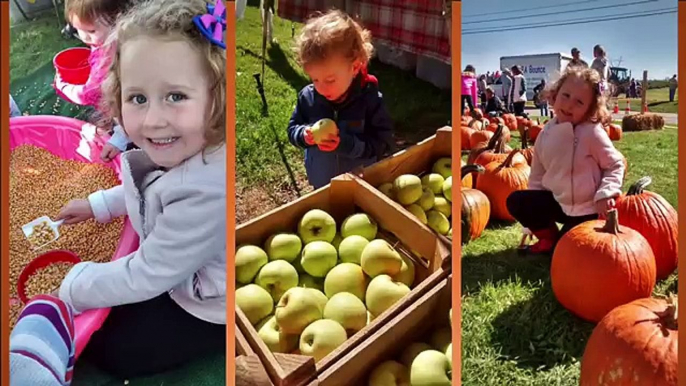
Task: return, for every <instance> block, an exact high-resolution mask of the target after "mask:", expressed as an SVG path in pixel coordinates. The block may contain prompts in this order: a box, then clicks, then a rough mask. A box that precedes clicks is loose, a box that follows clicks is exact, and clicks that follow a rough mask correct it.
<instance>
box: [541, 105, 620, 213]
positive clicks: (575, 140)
mask: <svg viewBox="0 0 686 386" xmlns="http://www.w3.org/2000/svg"><path fill="white" fill-rule="evenodd" d="M623 180H624V160H623V157H622V155H621V154H620V153H619V151H617V149H615V147H614V145H612V141H610V137H609V136H608V135H607V132H606V131H605V129H603V127H602V125H600V124H596V123H591V122H587V123H582V124H580V125H577V126H576V127H574V126H572V124H571V123H568V122H566V123H558V122H557V118H553V119H551V120H550V121H549V122H548V123H547V124H546V125H545V127H544V128H543V131H541V133H540V134H539V135H538V138H536V144H535V146H534V156H533V161H532V165H531V174H530V175H529V187H528V188H529V189H530V190H549V191H551V192H552V193H553V196H554V197H555V200H557V202H558V203H559V204H560V206H561V207H562V210H563V211H564V212H565V213H566V214H567V215H568V216H572V217H577V216H585V215H589V214H594V213H597V211H596V209H595V203H596V202H597V201H599V200H602V199H606V198H611V197H617V196H619V195H620V194H621V193H622V190H621V189H622V183H623Z"/></svg>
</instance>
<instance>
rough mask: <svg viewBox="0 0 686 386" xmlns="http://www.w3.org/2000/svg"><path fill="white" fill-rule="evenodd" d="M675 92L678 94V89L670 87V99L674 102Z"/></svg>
mask: <svg viewBox="0 0 686 386" xmlns="http://www.w3.org/2000/svg"><path fill="white" fill-rule="evenodd" d="M675 94H676V89H675V88H674V89H672V88H670V89H669V101H670V102H674V95H675Z"/></svg>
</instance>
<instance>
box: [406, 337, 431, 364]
mask: <svg viewBox="0 0 686 386" xmlns="http://www.w3.org/2000/svg"><path fill="white" fill-rule="evenodd" d="M426 350H432V347H431V346H429V345H428V344H427V343H424V342H413V343H411V344H410V345H409V346H407V347H406V348H405V350H403V353H402V354H401V355H400V363H402V364H404V365H405V366H407V367H408V368H410V366H412V362H413V361H414V358H416V357H417V355H419V353H420V352H423V351H426Z"/></svg>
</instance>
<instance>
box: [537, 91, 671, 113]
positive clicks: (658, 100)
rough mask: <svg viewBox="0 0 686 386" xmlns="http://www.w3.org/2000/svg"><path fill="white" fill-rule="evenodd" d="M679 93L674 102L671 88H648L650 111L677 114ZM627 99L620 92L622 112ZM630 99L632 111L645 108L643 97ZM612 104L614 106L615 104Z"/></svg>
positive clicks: (619, 100)
mask: <svg viewBox="0 0 686 386" xmlns="http://www.w3.org/2000/svg"><path fill="white" fill-rule="evenodd" d="M678 94H679V93H678V90H677V95H675V97H674V102H670V101H669V88H667V87H660V88H650V89H648V96H647V98H646V102H647V103H648V111H650V112H651V113H672V114H677V113H678V109H679V96H678ZM626 101H627V98H626V95H624V94H620V96H619V98H618V99H617V102H618V103H619V110H620V111H622V112H623V111H624V109H625V108H626ZM628 101H629V104H630V106H631V111H634V112H636V111H642V110H643V108H642V107H641V98H630V99H628ZM613 103H614V102H613ZM612 106H614V104H613V105H612ZM527 107H530V108H533V107H534V103H533V102H531V101H529V102H527Z"/></svg>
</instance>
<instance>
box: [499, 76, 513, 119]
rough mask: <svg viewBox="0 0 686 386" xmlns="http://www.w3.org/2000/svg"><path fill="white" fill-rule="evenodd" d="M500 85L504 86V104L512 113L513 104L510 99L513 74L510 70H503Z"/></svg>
mask: <svg viewBox="0 0 686 386" xmlns="http://www.w3.org/2000/svg"><path fill="white" fill-rule="evenodd" d="M500 83H501V84H502V88H501V93H502V98H503V103H504V104H505V108H506V109H507V110H508V111H512V106H511V105H512V103H510V102H511V99H510V87H512V73H511V72H510V70H509V69H507V68H505V69H503V74H502V75H501V76H500Z"/></svg>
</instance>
